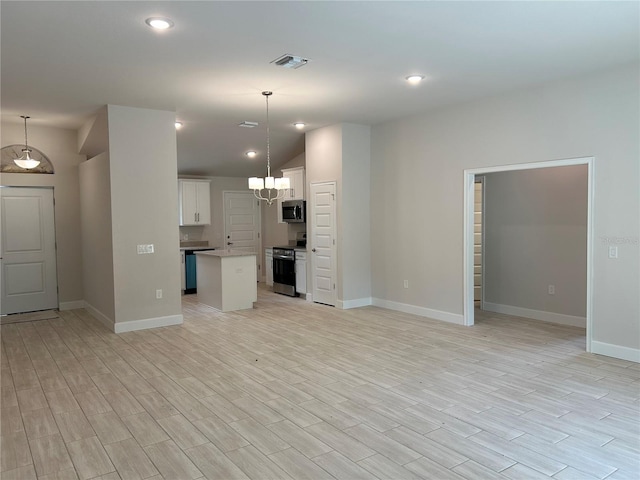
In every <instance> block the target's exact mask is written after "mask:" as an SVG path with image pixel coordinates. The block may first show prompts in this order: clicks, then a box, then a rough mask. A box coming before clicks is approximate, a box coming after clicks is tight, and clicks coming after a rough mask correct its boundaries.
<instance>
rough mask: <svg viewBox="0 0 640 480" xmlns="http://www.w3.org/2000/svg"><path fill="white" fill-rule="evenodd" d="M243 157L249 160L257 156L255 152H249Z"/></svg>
mask: <svg viewBox="0 0 640 480" xmlns="http://www.w3.org/2000/svg"><path fill="white" fill-rule="evenodd" d="M245 155H246V156H247V157H249V158H253V157H255V156H256V155H257V153H256V152H255V150H249V151H248V152H247V153H245Z"/></svg>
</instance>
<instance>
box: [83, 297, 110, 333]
mask: <svg viewBox="0 0 640 480" xmlns="http://www.w3.org/2000/svg"><path fill="white" fill-rule="evenodd" d="M83 303H84V309H85V310H86V311H87V312H89V313H90V314H91V315H92V316H93V317H95V318H96V319H97V320H98V321H99V322H100V323H102V324H103V325H104V326H105V327H107V328H108V329H109V330H111V331H112V332H113V320H112V319H110V318H109V317H107V316H106V315H105V314H104V313H102V312H101V311H100V310H98V309H97V308H96V307H94V306H93V305H91V304H90V303H87V302H83Z"/></svg>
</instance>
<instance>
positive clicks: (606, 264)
mask: <svg viewBox="0 0 640 480" xmlns="http://www.w3.org/2000/svg"><path fill="white" fill-rule="evenodd" d="M639 80H640V79H639V68H638V65H637V64H634V65H630V66H628V67H625V68H620V69H617V70H614V71H609V72H601V73H598V74H593V75H590V76H583V77H579V78H576V79H569V80H565V81H561V82H556V83H550V84H546V85H543V86H540V87H538V88H533V89H530V90H527V91H521V92H515V93H509V94H505V95H502V96H498V97H495V98H489V99H485V100H481V101H476V102H472V103H467V104H463V105H457V106H454V107H450V108H446V109H441V110H438V111H433V112H429V113H426V114H423V115H418V116H414V117H410V118H404V119H401V120H397V121H393V122H388V123H385V124H381V125H377V126H375V127H373V131H372V173H371V176H372V184H371V191H372V192H373V193H372V197H371V215H372V219H371V221H372V229H371V232H372V235H371V237H372V242H373V243H372V258H373V265H372V270H373V293H374V296H375V297H378V298H381V299H385V300H389V301H395V302H399V303H404V304H409V305H412V306H416V307H422V308H430V309H434V310H437V311H441V312H444V313H445V314H449V315H452V316H453V317H455V318H456V319H459V320H460V321H461V316H462V312H463V266H462V262H463V252H462V245H463V211H464V209H463V170H464V169H471V168H479V167H487V166H495V165H510V164H517V163H528V162H537V161H545V160H556V159H566V158H575V157H586V156H594V157H595V188H594V190H595V204H594V231H595V244H594V265H593V274H594V278H593V288H594V298H593V329H592V334H593V340H594V342H595V343H596V345H597V347H598V349H599V350H600V351H605V350H607V351H610V352H627V353H630V354H632V355H636V354H638V350H639V349H640V322H639V321H638V319H639V318H640V311H639V304H638V291H639V290H640V282H639V270H640V269H639V268H638V265H639V262H640V256H639V252H638V235H639V218H640V193H639V192H640V185H639V164H640V162H639V161H638V158H640V133H639V132H640V121H639V112H638V104H639V101H640V96H639V90H638V84H639ZM424 88H425V89H428V85H425V86H424ZM425 94H428V92H426V93H425ZM606 239H613V240H615V239H629V241H628V242H626V243H623V244H621V245H620V252H619V254H620V258H619V259H618V260H611V259H609V258H607V245H606V244H605V243H606ZM403 279H408V280H409V286H410V288H409V289H403V288H402V284H403ZM638 358H640V356H638Z"/></svg>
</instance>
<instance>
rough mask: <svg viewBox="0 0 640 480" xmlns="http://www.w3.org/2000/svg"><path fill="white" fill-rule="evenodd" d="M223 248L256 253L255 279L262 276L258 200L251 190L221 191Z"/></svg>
mask: <svg viewBox="0 0 640 480" xmlns="http://www.w3.org/2000/svg"><path fill="white" fill-rule="evenodd" d="M223 197H224V246H223V247H224V248H232V249H234V250H243V251H245V252H253V253H255V254H256V262H257V269H256V270H257V275H258V277H257V280H260V277H261V276H262V268H261V265H262V255H261V254H260V253H261V250H262V240H261V239H260V229H261V227H260V225H261V217H260V201H259V200H257V199H256V197H255V196H254V195H253V192H223Z"/></svg>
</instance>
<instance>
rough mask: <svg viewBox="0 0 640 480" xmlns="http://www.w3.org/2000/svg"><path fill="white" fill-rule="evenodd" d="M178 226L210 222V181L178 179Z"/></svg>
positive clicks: (208, 223) (207, 223)
mask: <svg viewBox="0 0 640 480" xmlns="http://www.w3.org/2000/svg"><path fill="white" fill-rule="evenodd" d="M178 195H179V197H180V226H181V227H182V226H185V225H210V224H211V203H210V202H211V201H210V198H211V182H210V181H209V180H178Z"/></svg>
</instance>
